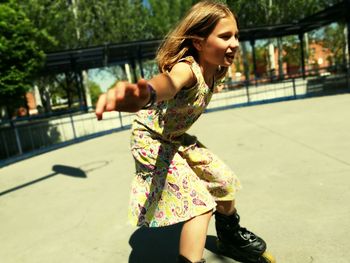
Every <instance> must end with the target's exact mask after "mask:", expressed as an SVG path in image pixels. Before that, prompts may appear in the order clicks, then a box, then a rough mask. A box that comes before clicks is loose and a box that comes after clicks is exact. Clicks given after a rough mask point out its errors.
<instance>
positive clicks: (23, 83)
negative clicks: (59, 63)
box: [0, 1, 49, 117]
mask: <svg viewBox="0 0 350 263" xmlns="http://www.w3.org/2000/svg"><path fill="white" fill-rule="evenodd" d="M40 41H42V42H44V41H49V37H48V36H47V35H46V34H45V32H42V31H40V30H38V29H37V28H35V27H34V25H33V24H32V23H31V21H30V20H29V19H28V17H27V16H26V15H25V13H24V12H22V11H21V10H20V9H19V8H18V7H17V5H16V4H14V3H13V2H12V1H10V2H8V3H2V4H0V58H1V62H0V105H3V106H4V107H5V108H6V110H7V114H8V116H9V117H10V116H11V115H12V114H13V111H14V109H15V108H16V107H17V106H19V105H23V104H24V101H25V99H24V96H25V93H26V92H27V91H28V90H29V89H30V88H31V87H32V81H33V78H34V76H35V74H36V73H37V72H38V70H39V69H40V68H41V66H42V65H43V62H44V59H45V53H44V51H43V50H42V49H40V47H39V45H38V42H40Z"/></svg>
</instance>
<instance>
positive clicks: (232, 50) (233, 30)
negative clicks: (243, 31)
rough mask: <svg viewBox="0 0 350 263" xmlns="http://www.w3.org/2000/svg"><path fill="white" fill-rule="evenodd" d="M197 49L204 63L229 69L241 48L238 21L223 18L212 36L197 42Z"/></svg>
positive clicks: (231, 18)
mask: <svg viewBox="0 0 350 263" xmlns="http://www.w3.org/2000/svg"><path fill="white" fill-rule="evenodd" d="M195 47H196V48H197V50H198V54H199V60H200V61H201V62H202V63H205V64H208V65H212V66H215V67H217V66H225V67H229V66H230V65H231V64H232V63H233V59H234V57H235V54H236V52H237V50H238V47H239V42H238V28H237V23H236V20H235V19H234V18H233V17H225V18H221V19H220V20H219V22H218V23H217V25H216V27H215V28H214V30H213V31H212V32H211V33H210V35H209V36H208V37H207V38H206V39H204V40H201V41H199V42H197V43H196V44H195Z"/></svg>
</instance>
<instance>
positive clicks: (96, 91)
mask: <svg viewBox="0 0 350 263" xmlns="http://www.w3.org/2000/svg"><path fill="white" fill-rule="evenodd" d="M88 88H89V90H90V94H91V101H92V104H93V105H95V104H96V102H97V100H98V97H99V96H100V94H101V93H102V90H101V88H100V86H99V85H98V84H97V83H95V82H93V81H91V80H90V81H89V82H88Z"/></svg>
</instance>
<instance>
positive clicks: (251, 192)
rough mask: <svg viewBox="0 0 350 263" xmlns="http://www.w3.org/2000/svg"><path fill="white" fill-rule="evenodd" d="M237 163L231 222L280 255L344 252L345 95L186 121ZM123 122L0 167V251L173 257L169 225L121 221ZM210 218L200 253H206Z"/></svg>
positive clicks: (211, 249)
mask: <svg viewBox="0 0 350 263" xmlns="http://www.w3.org/2000/svg"><path fill="white" fill-rule="evenodd" d="M191 133H194V134H196V135H197V136H198V137H199V138H200V139H201V141H202V142H204V143H205V144H206V145H207V147H209V148H211V149H212V150H213V151H214V152H216V153H217V154H218V155H219V156H220V157H221V158H222V159H224V160H225V161H226V162H227V163H228V164H229V165H230V166H231V167H232V168H233V169H234V170H235V171H236V173H237V174H238V175H239V177H240V179H241V181H242V183H243V186H244V188H243V189H242V191H241V192H240V194H239V196H238V199H237V204H238V209H239V211H240V214H241V218H242V225H244V226H247V227H248V228H250V229H251V230H253V231H254V232H256V233H258V234H260V235H261V236H262V237H264V239H265V240H266V241H267V242H268V246H269V250H270V251H271V252H272V253H273V254H274V255H275V256H276V258H277V260H278V262H279V263H309V262H310V263H311V262H313V263H329V262H337V263H345V262H349V258H350V250H349V241H348V237H349V235H350V223H349V222H350V221H349V218H350V205H349V200H350V191H349V185H350V154H349V152H350V95H349V94H346V95H337V96H329V97H320V98H312V99H305V100H298V101H288V102H281V103H275V104H266V105H260V106H254V107H246V108H239V109H232V110H226V111H218V112H213V113H209V114H205V115H203V116H202V118H201V119H200V120H199V121H198V123H197V124H196V125H195V126H194V127H193V128H192V129H191ZM128 137H129V131H123V132H118V133H114V134H111V135H107V136H104V137H100V138H96V139H93V140H89V141H85V142H82V143H79V144H75V145H72V146H69V147H65V148H61V149H59V150H56V151H52V152H49V153H46V154H43V155H39V156H36V157H33V158H30V159H27V160H24V161H21V162H18V163H15V164H12V165H9V166H7V167H4V168H2V169H0V262H1V263H41V262H45V263H63V262H68V263H71V262H72V263H73V262H74V263H120V262H122V263H123V262H129V263H161V262H162V263H164V262H165V263H174V262H175V261H174V257H175V255H176V253H177V249H178V245H177V244H178V236H179V229H180V226H173V227H169V228H162V229H136V228H134V227H131V226H129V225H128V224H127V223H126V219H127V218H126V210H127V201H128V195H129V186H130V181H131V178H132V174H133V170H134V167H133V161H132V158H131V156H130V154H129V150H128V144H129V139H128ZM214 235H215V230H214V224H213V221H212V222H211V225H210V229H209V233H208V241H207V245H206V251H205V256H206V258H207V260H208V263H218V262H234V261H233V260H230V259H227V258H220V257H219V256H217V255H216V254H215V246H214V240H215V238H214Z"/></svg>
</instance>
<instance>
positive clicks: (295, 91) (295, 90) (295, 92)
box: [292, 78, 297, 99]
mask: <svg viewBox="0 0 350 263" xmlns="http://www.w3.org/2000/svg"><path fill="white" fill-rule="evenodd" d="M292 83H293V93H294V99H296V98H297V89H296V87H295V78H292Z"/></svg>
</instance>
